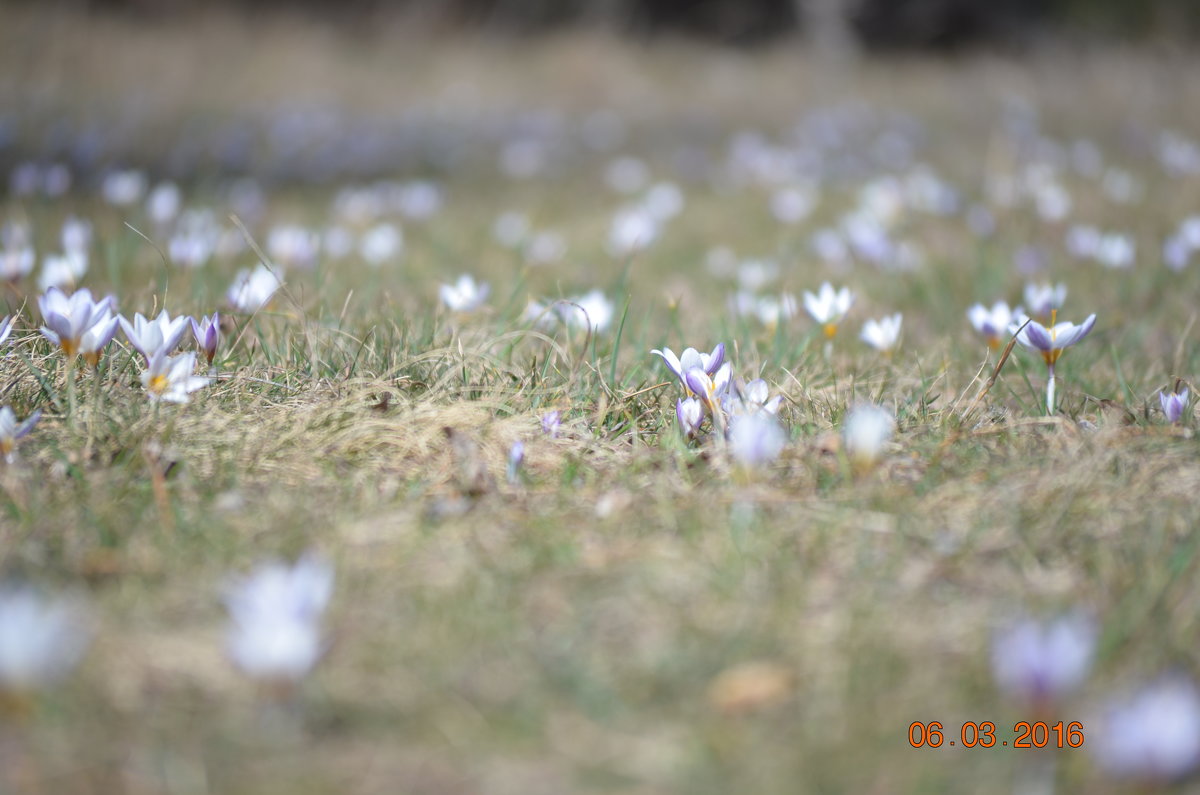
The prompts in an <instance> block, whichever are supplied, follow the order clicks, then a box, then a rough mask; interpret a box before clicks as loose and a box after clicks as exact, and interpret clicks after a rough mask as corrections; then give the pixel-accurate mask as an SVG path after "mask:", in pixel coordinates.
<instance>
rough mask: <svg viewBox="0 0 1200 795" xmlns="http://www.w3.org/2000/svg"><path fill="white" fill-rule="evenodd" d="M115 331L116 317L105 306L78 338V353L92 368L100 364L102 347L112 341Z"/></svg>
mask: <svg viewBox="0 0 1200 795" xmlns="http://www.w3.org/2000/svg"><path fill="white" fill-rule="evenodd" d="M116 333H117V318H115V317H113V316H112V314H111V313H110V312H109V311H108V308H107V307H105V309H104V311H103V312H102V313H101V314H100V317H99V318H97V319H96V320H95V321H94V323H93V324H92V327H91V328H90V329H88V330H87V331H85V332H83V337H81V338H80V340H79V353H80V354H81V355H82V356H83V360H84V361H85V362H87V363H88V364H89V365H90V366H91V367H92V368H93V369H94V368H95V367H96V366H97V365H99V364H100V357H101V356H102V355H103V354H104V349H105V348H107V347H108V343H110V342H112V338H113V336H115V335H116Z"/></svg>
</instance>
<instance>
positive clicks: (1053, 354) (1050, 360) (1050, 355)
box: [1042, 309, 1062, 367]
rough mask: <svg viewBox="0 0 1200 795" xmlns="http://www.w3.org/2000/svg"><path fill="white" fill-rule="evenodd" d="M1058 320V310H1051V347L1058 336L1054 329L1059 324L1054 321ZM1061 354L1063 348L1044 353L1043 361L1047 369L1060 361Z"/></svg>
mask: <svg viewBox="0 0 1200 795" xmlns="http://www.w3.org/2000/svg"><path fill="white" fill-rule="evenodd" d="M1057 319H1058V310H1057V309H1051V310H1050V344H1051V345H1053V344H1054V337H1055V336H1056V335H1055V331H1054V327H1055V325H1057V324H1056V323H1055V322H1054V321H1055V320H1057ZM1061 354H1062V348H1053V349H1052V350H1048V351H1042V359H1044V360H1045V362H1046V366H1047V367H1053V366H1054V363H1055V362H1057V361H1058V357H1059V356H1060V355H1061Z"/></svg>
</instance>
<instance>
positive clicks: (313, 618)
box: [225, 557, 333, 684]
mask: <svg viewBox="0 0 1200 795" xmlns="http://www.w3.org/2000/svg"><path fill="white" fill-rule="evenodd" d="M332 594H333V568H332V567H331V566H329V564H327V563H325V562H324V561H322V560H319V559H317V558H315V557H304V558H301V559H300V560H299V561H297V562H296V564H295V565H294V566H288V565H286V564H284V563H270V564H267V565H264V566H262V567H260V568H258V569H257V570H256V571H254V572H253V573H252V574H250V575H249V576H247V577H245V578H244V579H241V580H238V581H236V582H234V583H233V585H232V586H231V587H230V588H229V589H228V591H227V592H226V596H225V606H226V608H227V609H228V610H229V616H230V619H231V621H232V625H231V627H230V629H229V635H228V641H227V644H228V645H227V648H228V651H229V656H230V658H231V659H232V660H233V662H234V664H235V665H237V667H238V668H240V669H241V670H242V671H243V672H245V673H246V674H247V675H249V676H251V677H253V678H255V679H258V680H261V681H263V682H268V683H278V684H292V683H295V682H297V681H299V680H300V679H301V678H303V677H304V676H305V675H306V674H308V672H309V671H311V670H312V668H313V666H315V665H316V664H317V661H318V660H319V659H320V658H321V656H322V654H324V652H325V644H324V643H323V641H322V639H321V616H322V614H323V613H324V612H325V608H326V607H327V606H328V604H329V599H330V597H331V596H332Z"/></svg>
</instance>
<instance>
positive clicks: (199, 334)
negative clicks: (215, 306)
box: [192, 312, 221, 367]
mask: <svg viewBox="0 0 1200 795" xmlns="http://www.w3.org/2000/svg"><path fill="white" fill-rule="evenodd" d="M192 334H193V335H195V337H196V344H197V345H199V346H200V351H201V352H202V353H203V354H204V358H205V359H207V360H208V366H209V367H212V362H213V356H215V355H216V354H217V343H219V342H220V341H221V315H220V314H219V313H217V312H213V313H212V317H202V318H200V320H199V321H197V320H196V319H195V318H192Z"/></svg>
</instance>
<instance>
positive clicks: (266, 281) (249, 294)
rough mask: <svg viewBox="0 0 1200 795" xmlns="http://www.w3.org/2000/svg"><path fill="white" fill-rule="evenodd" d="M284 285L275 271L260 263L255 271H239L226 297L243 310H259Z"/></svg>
mask: <svg viewBox="0 0 1200 795" xmlns="http://www.w3.org/2000/svg"><path fill="white" fill-rule="evenodd" d="M282 285H283V282H281V281H280V279H279V277H278V276H276V275H275V271H273V270H271V268H269V267H267V265H266V264H264V263H259V265H258V267H257V268H255V269H254V270H253V271H250V270H244V269H243V270H241V271H238V275H237V276H236V277H234V280H233V285H232V286H230V288H229V292H228V293H227V296H226V297H227V298H228V299H229V303H230V304H232V305H233V306H234V307H236V308H237V309H239V310H241V311H243V312H257V311H258V310H259V309H262V308H263V307H265V306H266V305H267V304H268V303H270V301H271V297H272V296H273V295H275V291H276V290H278V289H279V288H280V287H281V286H282Z"/></svg>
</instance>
